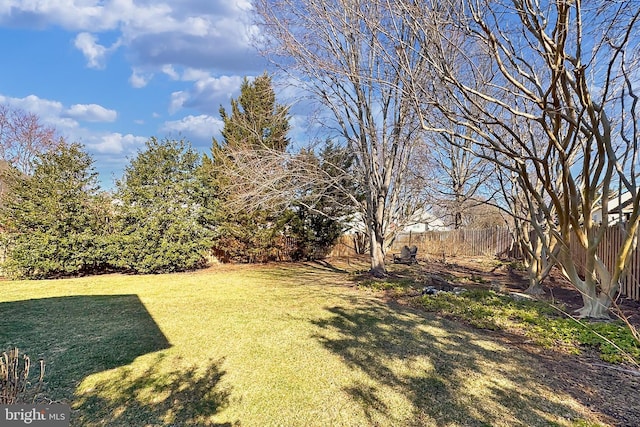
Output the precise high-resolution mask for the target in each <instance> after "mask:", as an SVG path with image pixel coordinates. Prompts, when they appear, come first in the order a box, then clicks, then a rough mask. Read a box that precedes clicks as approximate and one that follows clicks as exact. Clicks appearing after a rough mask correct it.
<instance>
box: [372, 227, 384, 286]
mask: <svg viewBox="0 0 640 427" xmlns="http://www.w3.org/2000/svg"><path fill="white" fill-rule="evenodd" d="M386 273H387V271H386V269H385V265H384V238H383V236H376V235H373V236H372V238H371V274H372V275H373V276H375V277H384V276H385V275H386Z"/></svg>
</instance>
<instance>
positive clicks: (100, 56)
mask: <svg viewBox="0 0 640 427" xmlns="http://www.w3.org/2000/svg"><path fill="white" fill-rule="evenodd" d="M97 40H98V39H97V37H96V36H94V35H93V34H89V33H80V34H78V35H77V36H76V39H75V41H74V43H73V44H74V46H75V47H76V48H77V49H78V50H80V51H81V52H82V54H83V55H84V57H85V58H86V59H87V66H88V67H89V68H96V69H103V68H104V67H105V64H106V60H107V55H108V54H109V53H111V52H112V51H114V50H116V49H117V48H118V46H119V42H116V43H114V44H113V45H112V46H111V47H109V48H107V47H105V46H102V45H101V44H98V42H97Z"/></svg>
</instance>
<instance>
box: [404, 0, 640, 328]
mask: <svg viewBox="0 0 640 427" xmlns="http://www.w3.org/2000/svg"><path fill="white" fill-rule="evenodd" d="M394 4H395V7H396V9H394V11H395V12H396V17H397V19H402V21H403V22H405V23H407V25H410V26H411V27H412V29H413V31H414V36H415V37H421V38H422V39H421V42H420V43H417V44H414V45H407V46H404V48H405V49H409V50H411V51H412V54H411V55H415V54H419V53H422V54H423V55H422V57H423V58H424V59H425V61H427V62H428V63H429V65H430V67H429V70H430V72H431V73H430V74H429V77H430V79H431V81H432V82H437V83H438V84H439V85H441V86H442V87H443V88H444V90H445V91H446V92H447V93H448V96H449V97H450V99H452V100H455V102H453V103H452V102H450V103H447V104H442V103H439V102H438V99H437V98H434V97H433V91H432V90H431V87H430V86H429V85H428V84H425V79H424V78H422V79H414V85H413V89H414V93H415V94H416V95H417V98H416V100H417V102H419V103H420V105H422V106H423V108H425V109H431V108H436V109H439V110H440V111H441V112H442V114H443V115H445V116H446V117H447V119H449V120H450V122H451V123H452V124H453V125H452V126H449V127H440V126H433V125H432V124H431V123H429V121H428V120H424V121H423V123H424V127H425V128H426V129H430V130H433V131H437V132H441V133H444V134H448V135H451V136H455V137H457V138H463V139H466V140H470V141H471V142H472V143H473V145H474V147H476V152H478V151H479V150H478V149H480V148H481V149H482V150H485V152H487V151H493V152H495V153H498V154H499V156H494V160H495V161H496V162H497V164H498V165H499V167H501V168H503V169H505V170H509V171H511V172H512V173H513V174H515V176H516V177H517V182H518V185H519V186H521V188H522V189H524V190H525V194H526V196H527V198H528V199H527V204H528V209H529V214H530V215H529V216H530V218H540V222H539V223H536V222H535V221H532V222H531V224H532V226H534V227H542V228H547V229H548V234H549V236H551V237H552V238H553V239H555V240H556V241H557V245H558V249H557V260H558V262H559V265H560V267H561V269H562V271H563V273H564V275H565V276H566V277H567V278H568V279H569V280H570V281H571V283H572V284H573V285H574V286H575V287H576V288H577V289H578V290H579V291H580V292H581V294H582V296H583V302H584V307H583V308H582V309H581V310H580V311H579V313H580V315H582V316H588V317H606V316H607V315H608V309H609V307H610V305H611V302H612V301H613V300H614V299H615V298H616V295H617V293H618V290H619V282H620V279H621V278H622V277H623V276H624V274H625V271H626V268H627V266H628V263H629V259H630V254H631V251H632V250H633V249H634V248H635V246H636V236H637V230H638V222H639V205H640V194H639V193H638V172H637V167H638V143H639V142H640V141H639V132H640V128H639V127H638V120H639V119H640V117H638V94H637V93H636V91H637V90H638V87H637V78H638V73H639V72H640V66H639V63H638V61H639V60H640V51H639V49H640V43H639V40H638V38H639V37H638V20H639V18H640V8H638V4H637V2H636V1H632V0H622V1H617V2H598V1H580V0H577V1H576V0H545V1H541V2H532V1H529V0H512V1H507V0H505V1H492V0H468V1H465V0H461V1H456V0H453V1H452V2H451V3H450V4H449V5H448V7H447V8H443V7H442V6H443V4H442V2H437V3H435V2H434V3H432V4H428V3H426V2H414V1H411V0H406V1H399V2H394ZM445 10H446V11H445ZM417 45H419V46H420V48H419V49H417V48H415V46H417ZM410 64H411V62H409V63H407V64H406V65H405V68H407V69H409V68H410ZM451 104H453V105H454V108H449V105H451ZM523 123H525V124H526V131H524V132H522V131H521V129H520V128H519V126H521V125H522V124H523ZM460 128H463V129H464V128H470V129H472V130H473V132H471V133H469V132H465V133H462V132H459V131H458V130H457V129H460ZM529 129H531V130H530V131H529ZM469 135H473V136H469ZM540 136H543V137H544V140H543V141H542V142H543V143H541V141H540V140H539V139H538V138H539V137H540ZM504 159H509V161H506V160H504ZM617 182H619V183H620V184H621V186H622V190H623V191H626V192H628V193H629V194H630V195H631V206H632V212H631V214H630V217H629V219H628V221H627V222H626V223H624V224H621V225H620V226H621V227H623V228H624V232H625V236H626V237H625V238H624V239H623V241H622V242H621V244H620V245H619V247H618V248H617V249H618V250H617V255H616V259H615V262H614V263H613V265H611V266H606V265H605V263H604V261H603V259H602V258H601V257H600V256H599V254H598V249H599V248H600V246H601V245H602V244H604V242H603V236H604V233H605V229H606V227H607V225H608V224H607V218H608V205H609V204H608V203H607V201H608V200H610V199H611V196H612V194H613V191H614V190H615V189H614V184H616V183H617ZM595 210H600V211H601V213H602V215H601V217H602V218H603V223H602V227H600V224H596V223H595V222H594V220H593V218H592V214H593V212H594V211H595ZM572 244H575V245H578V246H580V247H582V248H583V249H584V251H585V252H586V254H587V257H586V263H585V265H583V266H581V265H578V264H577V263H576V261H575V260H574V259H573V257H572V251H571V245H572ZM552 252H553V253H555V250H553V251H552Z"/></svg>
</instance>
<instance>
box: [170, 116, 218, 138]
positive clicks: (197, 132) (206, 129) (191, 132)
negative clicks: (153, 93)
mask: <svg viewBox="0 0 640 427" xmlns="http://www.w3.org/2000/svg"><path fill="white" fill-rule="evenodd" d="M222 127H223V123H222V120H220V119H217V118H215V117H212V116H207V115H204V114H202V115H199V116H186V117H183V118H182V119H180V120H174V121H168V122H165V123H164V125H163V126H162V128H161V131H163V132H168V133H170V134H174V133H175V134H177V135H184V136H186V137H193V138H197V139H204V140H207V141H210V140H211V137H213V136H214V135H216V134H218V133H219V132H220V130H221V129H222Z"/></svg>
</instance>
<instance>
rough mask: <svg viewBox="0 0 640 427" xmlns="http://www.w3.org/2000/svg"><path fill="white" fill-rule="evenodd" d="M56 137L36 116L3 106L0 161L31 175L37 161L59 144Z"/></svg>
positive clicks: (0, 106) (0, 112)
mask: <svg viewBox="0 0 640 427" xmlns="http://www.w3.org/2000/svg"><path fill="white" fill-rule="evenodd" d="M54 137H55V130H54V129H53V128H51V127H48V126H45V125H43V124H42V123H41V122H40V119H39V118H38V116H37V115H35V114H33V113H29V112H26V111H23V110H21V109H18V108H12V107H10V106H8V105H0V159H1V160H5V161H7V162H8V163H9V164H10V165H11V166H13V167H15V168H17V169H18V170H20V171H21V172H23V173H25V174H30V173H31V168H32V166H31V162H32V160H33V159H34V157H35V156H36V155H37V154H40V153H44V152H47V151H49V150H51V149H52V148H54V147H56V146H57V145H58V144H59V141H55V140H54Z"/></svg>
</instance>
